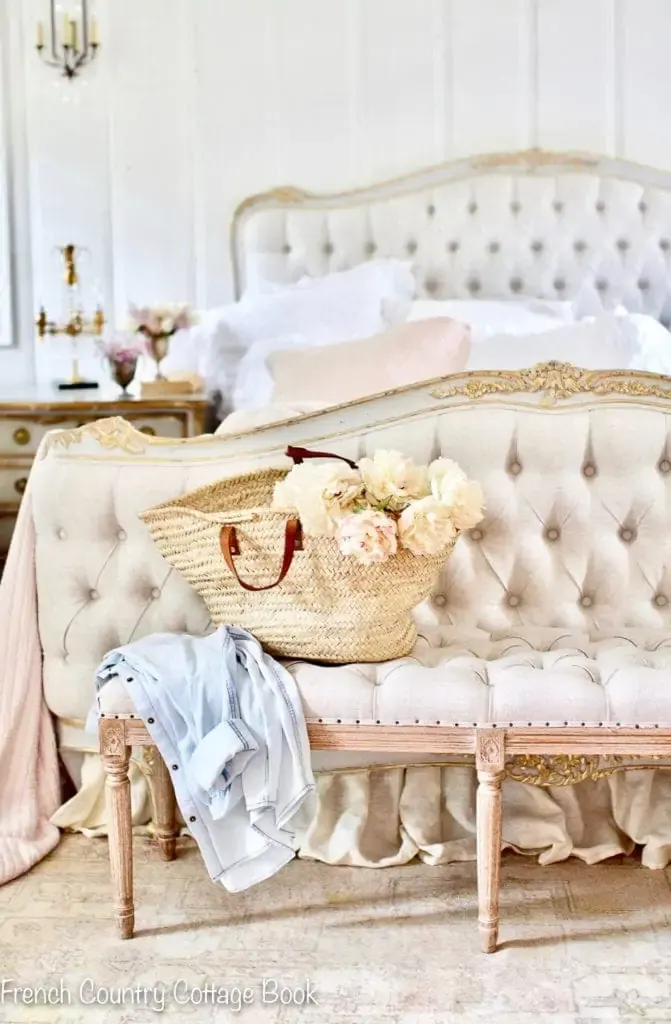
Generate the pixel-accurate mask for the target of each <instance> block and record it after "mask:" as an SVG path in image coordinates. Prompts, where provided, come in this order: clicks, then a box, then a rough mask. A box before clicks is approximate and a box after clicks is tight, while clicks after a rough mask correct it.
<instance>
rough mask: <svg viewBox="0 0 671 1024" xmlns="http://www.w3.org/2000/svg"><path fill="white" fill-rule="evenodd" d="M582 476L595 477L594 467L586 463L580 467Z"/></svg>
mask: <svg viewBox="0 0 671 1024" xmlns="http://www.w3.org/2000/svg"><path fill="white" fill-rule="evenodd" d="M582 472H583V476H596V466H595V465H594V463H592V462H586V463H585V465H584V466H583V467H582Z"/></svg>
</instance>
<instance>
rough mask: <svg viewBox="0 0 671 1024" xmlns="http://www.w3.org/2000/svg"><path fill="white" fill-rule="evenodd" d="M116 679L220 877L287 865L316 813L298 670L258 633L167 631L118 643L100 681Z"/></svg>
mask: <svg viewBox="0 0 671 1024" xmlns="http://www.w3.org/2000/svg"><path fill="white" fill-rule="evenodd" d="M114 676H119V677H120V678H121V680H122V681H123V682H124V683H125V685H126V686H127V687H128V691H129V693H130V695H131V698H132V700H133V703H134V705H135V708H136V711H137V714H138V715H139V716H140V717H141V718H142V719H143V721H144V723H145V725H146V727H147V729H148V731H149V733H150V735H151V738H152V740H153V741H154V743H155V744H156V746H157V748H158V750H159V753H160V754H161V757H162V758H163V760H164V761H165V763H166V764H167V765H168V766H169V768H170V774H171V776H172V780H173V784H174V787H175V794H176V797H177V802H178V804H179V808H180V810H181V812H182V814H183V816H184V820H185V822H186V824H187V827H188V829H189V832H190V833H191V834H192V835H193V838H194V839H195V840H196V842H197V843H198V846H199V847H200V851H201V853H202V855H203V859H204V860H205V864H206V867H207V869H208V871H209V873H210V875H211V877H212V878H213V879H214V880H215V881H219V882H221V883H222V884H223V885H224V886H225V887H226V889H228V890H229V892H238V891H240V890H241V889H246V888H248V887H249V886H251V885H254V884H256V883H257V882H262V881H264V880H265V879H266V878H269V877H270V876H271V875H273V874H274V873H275V872H276V871H279V869H280V868H281V867H283V866H284V865H285V864H286V863H287V862H288V861H290V860H291V859H292V858H293V857H294V856H295V851H296V848H297V845H298V842H299V839H300V833H302V832H303V831H304V829H305V828H307V826H308V825H309V824H310V821H311V819H312V816H313V814H314V809H315V782H314V776H313V774H312V768H311V765H310V746H309V742H308V736H307V728H306V725H305V719H304V716H303V709H302V704H301V700H300V696H299V693H298V689H297V687H296V683H295V682H294V680H293V678H292V676H290V675H289V673H288V672H287V671H286V669H285V668H283V667H282V666H281V665H279V664H278V663H277V662H276V661H274V660H273V659H272V658H270V657H269V656H268V655H267V654H265V653H264V651H263V650H262V648H261V646H260V644H259V643H258V641H257V640H255V639H254V637H253V636H251V634H250V633H247V632H245V630H242V629H237V628H233V627H227V626H222V627H221V628H220V629H218V630H217V631H216V632H215V633H212V634H210V635H209V636H205V637H193V636H188V635H186V634H175V633H157V634H155V635H153V636H148V637H145V638H144V639H142V640H138V641H136V642H135V643H132V644H128V645H127V646H125V647H119V648H117V649H116V650H113V651H110V652H109V654H107V655H106V656H105V659H104V660H103V662H102V664H101V665H100V667H99V669H98V671H97V674H96V689H97V690H98V691H99V690H100V689H101V687H103V686H104V685H105V683H107V682H108V680H109V679H111V678H112V677H114ZM92 715H96V716H97V708H95V709H94V711H93V712H92ZM152 719H153V721H152ZM150 723H151V724H150ZM175 766H176V767H175Z"/></svg>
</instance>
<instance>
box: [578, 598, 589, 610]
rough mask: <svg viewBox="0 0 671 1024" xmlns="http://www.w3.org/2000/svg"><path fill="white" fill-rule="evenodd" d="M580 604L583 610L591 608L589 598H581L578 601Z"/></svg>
mask: <svg viewBox="0 0 671 1024" xmlns="http://www.w3.org/2000/svg"><path fill="white" fill-rule="evenodd" d="M580 604H581V605H582V606H583V608H591V607H592V598H591V597H583V598H581V600H580Z"/></svg>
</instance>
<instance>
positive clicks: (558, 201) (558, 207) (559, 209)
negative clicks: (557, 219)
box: [552, 199, 564, 213]
mask: <svg viewBox="0 0 671 1024" xmlns="http://www.w3.org/2000/svg"><path fill="white" fill-rule="evenodd" d="M552 209H553V210H554V211H555V212H556V213H561V212H562V210H563V209H564V204H563V203H562V201H561V199H555V201H554V203H553V204H552Z"/></svg>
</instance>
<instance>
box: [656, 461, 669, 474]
mask: <svg viewBox="0 0 671 1024" xmlns="http://www.w3.org/2000/svg"><path fill="white" fill-rule="evenodd" d="M670 469H671V462H669V460H668V459H662V461H661V462H660V464H659V470H660V473H668V472H669V470H670Z"/></svg>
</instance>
